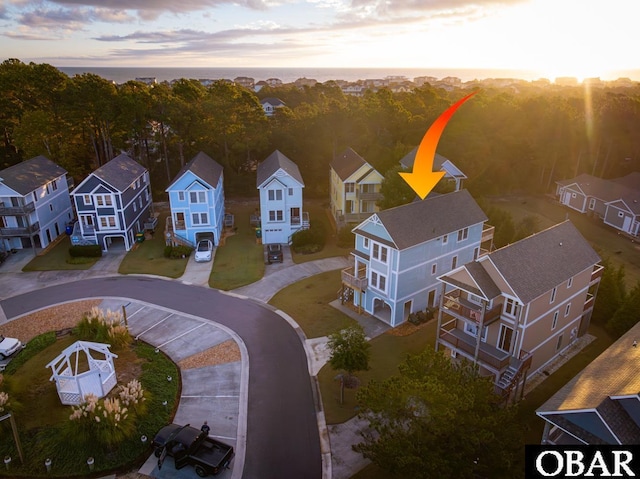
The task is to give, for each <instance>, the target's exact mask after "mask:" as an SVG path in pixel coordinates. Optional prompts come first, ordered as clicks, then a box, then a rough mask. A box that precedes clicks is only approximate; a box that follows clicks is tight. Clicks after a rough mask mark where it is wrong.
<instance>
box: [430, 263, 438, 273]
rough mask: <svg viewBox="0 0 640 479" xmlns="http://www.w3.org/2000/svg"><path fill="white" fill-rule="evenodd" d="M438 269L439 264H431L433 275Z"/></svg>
mask: <svg viewBox="0 0 640 479" xmlns="http://www.w3.org/2000/svg"><path fill="white" fill-rule="evenodd" d="M437 270H438V264H437V263H434V264H432V265H431V275H434V274H436V271H437Z"/></svg>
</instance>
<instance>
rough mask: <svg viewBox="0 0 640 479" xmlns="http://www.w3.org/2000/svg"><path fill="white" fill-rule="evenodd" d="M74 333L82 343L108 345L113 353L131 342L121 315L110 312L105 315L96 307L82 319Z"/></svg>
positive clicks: (117, 312) (116, 312)
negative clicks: (91, 342)
mask: <svg viewBox="0 0 640 479" xmlns="http://www.w3.org/2000/svg"><path fill="white" fill-rule="evenodd" d="M74 333H75V334H76V335H77V336H78V338H79V339H81V340H84V341H96V342H99V343H109V344H110V345H111V347H112V348H113V350H114V351H117V350H121V349H123V348H125V347H126V346H127V345H128V344H129V343H130V342H131V335H130V334H129V331H128V330H127V327H126V326H125V324H124V318H123V317H122V313H120V312H119V311H111V310H107V312H106V313H105V312H104V311H102V310H101V309H99V308H96V307H93V308H91V311H89V312H88V313H86V314H85V315H84V316H83V317H82V319H81V320H80V322H79V323H78V326H76V328H75V330H74Z"/></svg>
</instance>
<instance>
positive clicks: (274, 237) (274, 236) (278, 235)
mask: <svg viewBox="0 0 640 479" xmlns="http://www.w3.org/2000/svg"><path fill="white" fill-rule="evenodd" d="M262 242H263V243H264V244H272V243H287V242H288V237H287V233H286V231H284V230H283V229H282V228H267V229H263V230H262Z"/></svg>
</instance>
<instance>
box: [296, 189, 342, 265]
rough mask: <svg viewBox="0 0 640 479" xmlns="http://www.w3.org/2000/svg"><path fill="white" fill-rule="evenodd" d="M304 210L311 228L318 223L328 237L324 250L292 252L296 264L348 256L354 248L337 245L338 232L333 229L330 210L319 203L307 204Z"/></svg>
mask: <svg viewBox="0 0 640 479" xmlns="http://www.w3.org/2000/svg"><path fill="white" fill-rule="evenodd" d="M304 210H305V211H307V212H308V213H309V222H310V223H311V226H312V227H313V226H314V225H317V224H318V223H319V224H320V225H321V227H322V228H323V229H324V231H325V232H326V235H327V242H326V243H325V245H324V248H322V250H320V251H318V252H317V253H312V254H298V253H296V252H294V251H293V250H291V256H292V258H293V262H294V263H305V262H307V261H313V260H316V259H324V258H332V257H334V256H347V255H348V254H349V251H351V249H352V248H340V247H338V246H337V245H336V239H337V238H336V232H335V231H334V229H333V226H332V224H331V221H330V220H329V216H328V209H327V208H326V207H325V206H324V205H322V204H321V203H320V202H319V201H307V202H305V206H304Z"/></svg>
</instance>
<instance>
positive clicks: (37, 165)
mask: <svg viewBox="0 0 640 479" xmlns="http://www.w3.org/2000/svg"><path fill="white" fill-rule="evenodd" d="M66 173H67V170H65V169H64V168H62V167H61V166H59V165H57V164H55V163H54V162H53V161H51V160H50V159H48V158H45V157H44V156H36V157H35V158H31V159H30V160H27V161H22V162H20V163H18V164H17V165H13V166H10V167H9V168H5V169H4V170H2V171H0V181H1V182H2V183H4V184H5V185H7V186H8V187H9V188H11V189H12V190H14V191H16V192H17V193H20V194H21V195H23V196H24V195H28V194H29V193H31V192H32V191H34V190H36V189H38V188H40V187H41V186H43V185H46V184H47V183H49V182H50V181H52V180H55V179H56V178H58V177H59V176H62V175H64V174H66Z"/></svg>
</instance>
